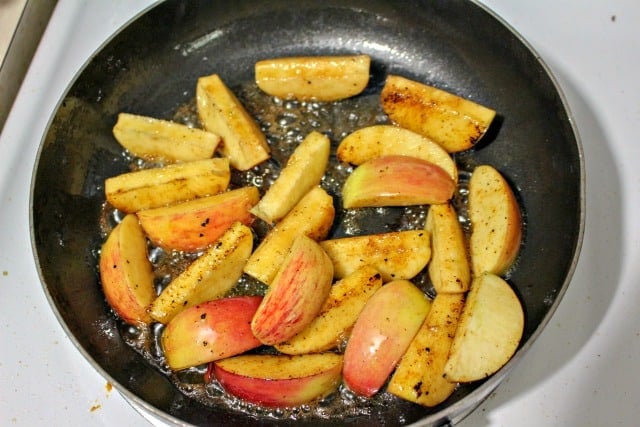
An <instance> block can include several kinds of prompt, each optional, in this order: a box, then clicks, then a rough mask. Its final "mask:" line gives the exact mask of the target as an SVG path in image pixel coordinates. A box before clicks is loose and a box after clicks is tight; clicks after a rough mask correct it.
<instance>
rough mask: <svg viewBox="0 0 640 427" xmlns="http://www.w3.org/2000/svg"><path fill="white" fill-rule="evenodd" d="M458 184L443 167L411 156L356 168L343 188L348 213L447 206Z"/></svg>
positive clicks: (382, 159)
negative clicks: (440, 204) (383, 208)
mask: <svg viewBox="0 0 640 427" xmlns="http://www.w3.org/2000/svg"><path fill="white" fill-rule="evenodd" d="M455 189H456V183H455V182H454V181H453V179H451V176H450V175H449V174H448V173H447V172H446V171H445V170H444V169H442V168H441V167H440V166H437V165H435V164H433V163H431V162H427V161H426V160H422V159H418V158H415V157H410V156H396V155H390V156H382V157H376V158H374V159H371V160H368V161H366V162H364V163H362V164H361V165H360V166H358V167H356V168H355V170H354V171H353V172H352V173H351V175H349V176H348V177H347V179H346V181H345V183H344V186H343V187H342V203H343V206H344V207H345V209H350V208H363V207H381V206H412V205H423V204H438V203H446V202H448V201H449V200H450V199H451V197H452V196H453V192H454V191H455Z"/></svg>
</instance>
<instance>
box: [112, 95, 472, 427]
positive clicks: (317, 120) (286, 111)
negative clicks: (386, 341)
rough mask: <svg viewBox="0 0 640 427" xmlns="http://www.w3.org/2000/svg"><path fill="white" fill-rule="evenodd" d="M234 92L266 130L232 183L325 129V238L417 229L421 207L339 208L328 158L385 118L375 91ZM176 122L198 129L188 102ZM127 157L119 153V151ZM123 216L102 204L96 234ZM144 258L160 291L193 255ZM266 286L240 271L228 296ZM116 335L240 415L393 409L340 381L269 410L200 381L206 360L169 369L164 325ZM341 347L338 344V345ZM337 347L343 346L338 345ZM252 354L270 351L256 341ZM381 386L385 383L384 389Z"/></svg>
mask: <svg viewBox="0 0 640 427" xmlns="http://www.w3.org/2000/svg"><path fill="white" fill-rule="evenodd" d="M234 92H235V93H236V94H237V96H238V98H239V99H240V100H241V101H242V103H243V104H244V106H245V107H246V108H247V110H248V111H249V112H250V113H252V115H253V117H255V118H256V120H257V121H258V123H259V124H260V125H261V127H262V130H263V131H264V133H265V134H266V136H267V138H268V140H269V144H270V146H271V149H272V156H271V159H269V160H268V161H266V162H264V163H263V164H261V165H258V166H257V167H255V168H253V169H251V170H249V171H246V172H240V171H236V170H234V171H233V172H232V178H231V184H230V187H231V188H235V187H241V186H246V185H254V186H256V187H258V188H259V189H260V190H261V192H264V191H265V190H266V189H267V188H268V187H269V186H270V185H271V183H272V182H273V181H274V180H275V179H276V178H277V177H278V175H279V171H280V169H281V168H282V167H283V166H284V165H285V164H286V161H287V159H288V158H289V156H290V155H291V153H292V152H293V150H294V149H295V147H297V145H298V144H299V143H300V142H301V141H302V140H303V139H304V137H305V136H306V135H307V134H308V133H309V132H311V131H314V130H315V131H318V132H321V133H323V134H325V135H327V136H328V137H329V138H330V139H331V142H332V152H331V157H330V159H329V165H328V168H327V171H326V174H325V176H324V178H323V181H322V183H321V185H322V187H323V188H324V189H325V190H326V191H327V192H328V193H329V194H331V195H332V196H333V197H334V202H335V203H334V204H335V207H336V219H335V222H334V227H333V229H332V230H331V232H330V236H329V237H342V236H350V235H362V234H372V233H383V232H390V231H398V230H411V229H420V228H423V227H424V223H425V219H426V214H427V210H428V207H426V206H413V207H407V208H369V209H353V210H348V211H347V210H344V209H342V208H341V205H342V203H341V198H340V190H341V187H342V184H343V183H344V180H345V178H346V177H347V176H348V174H349V173H350V172H351V170H352V168H351V167H350V166H349V165H344V164H341V163H340V162H338V161H337V159H336V156H335V149H336V147H337V145H338V144H339V142H340V141H341V140H342V139H343V138H344V137H345V136H346V135H348V134H349V133H351V132H353V131H355V130H357V129H359V128H362V127H365V126H370V125H374V124H384V123H388V118H387V116H386V115H385V114H384V112H383V111H382V108H381V106H380V102H379V94H378V93H372V94H363V95H361V96H358V97H355V98H352V99H347V100H344V101H340V102H334V103H314V102H298V101H283V100H281V99H278V98H273V97H270V96H267V95H265V94H264V93H263V92H262V91H260V90H259V89H258V88H257V86H256V85H255V84H253V83H252V84H247V85H243V86H241V87H237V88H234ZM170 119H171V120H174V121H176V122H180V123H184V124H187V125H190V126H194V127H198V126H199V121H198V117H197V112H196V107H195V101H193V102H191V103H189V104H187V105H184V106H182V107H180V108H179V109H178V110H177V111H176V113H175V115H174V117H171V118H170ZM125 155H126V154H125ZM153 166H158V165H154V164H150V163H145V162H141V161H139V160H136V159H131V168H132V169H139V168H148V167H153ZM468 178H469V173H468V171H465V170H459V186H458V191H457V192H456V194H455V196H454V200H453V203H454V205H455V206H456V208H457V209H458V212H459V214H460V220H461V222H462V224H463V226H464V228H465V230H467V231H468V230H469V225H468V220H467V218H466V188H467V182H468ZM121 218H122V214H121V213H120V212H118V211H115V210H113V208H111V207H110V206H108V205H106V206H105V207H104V209H103V212H102V218H101V219H102V221H101V224H102V226H103V230H102V232H103V234H104V236H105V237H106V235H107V233H108V232H109V231H110V230H111V228H112V227H113V226H114V225H115V224H116V223H117V222H118V221H119V220H120V219H121ZM253 228H254V230H255V234H256V237H257V239H261V238H263V237H264V235H265V233H266V232H267V231H268V227H267V226H266V225H265V224H264V223H262V222H261V221H260V220H256V222H255V223H254V226H253ZM149 254H150V259H151V261H152V263H153V265H154V270H155V274H156V284H157V287H158V292H160V291H161V290H162V289H163V288H164V287H165V286H166V285H167V284H168V283H169V282H170V281H171V280H172V278H173V277H175V276H177V275H178V274H179V273H180V272H181V271H183V270H184V269H185V268H186V267H187V265H188V264H189V263H190V262H191V261H193V260H194V259H195V257H196V256H197V254H185V253H179V252H171V253H170V252H166V251H163V250H162V249H160V248H156V247H150V252H149ZM412 281H413V282H414V283H415V284H416V285H417V286H419V287H420V288H422V289H423V291H424V292H425V293H427V294H428V295H429V296H431V297H433V296H434V291H433V288H432V286H431V284H430V282H429V279H428V275H427V274H426V271H423V272H422V273H420V274H419V275H418V276H417V277H416V278H414V279H413V280H412ZM264 292H265V286H264V285H262V284H261V283H259V282H258V281H256V280H253V279H251V278H250V277H248V276H246V275H244V276H243V277H242V278H241V279H240V281H239V283H238V284H237V285H236V287H235V288H234V289H232V290H231V291H230V293H229V295H230V296H231V295H263V294H264ZM119 329H120V333H121V335H122V337H123V339H124V340H125V342H127V343H128V344H129V345H130V346H131V347H132V348H133V349H135V350H136V351H137V352H138V353H139V354H141V355H142V356H143V357H144V358H145V360H147V361H148V362H149V363H150V364H152V365H153V366H155V367H157V369H158V370H160V371H161V372H163V373H165V374H166V375H167V376H168V377H169V378H170V380H171V381H172V383H173V384H174V385H175V386H176V387H177V388H178V389H179V390H180V391H181V392H182V393H184V394H185V395H187V396H189V397H191V398H193V399H195V400H197V401H199V402H201V403H202V404H204V405H207V406H215V407H226V408H229V410H231V411H238V412H244V413H247V414H248V415H250V416H257V417H260V418H272V419H290V420H291V419H294V420H295V419H307V418H312V419H332V420H342V421H348V420H349V419H356V418H361V417H363V416H364V417H367V416H371V415H372V414H381V413H384V412H385V411H386V412H387V416H388V415H389V414H388V411H389V408H393V407H398V398H396V397H394V396H392V395H390V394H389V393H384V392H380V393H378V394H377V395H376V396H374V397H373V398H362V397H358V396H356V395H355V394H354V393H352V392H350V391H349V390H348V389H346V388H345V387H344V386H340V388H339V390H338V392H337V393H334V394H332V395H330V396H328V397H327V398H325V399H323V400H322V401H319V402H314V403H311V404H308V405H303V406H300V407H296V408H286V409H270V408H264V407H261V406H258V405H253V404H250V403H247V402H243V401H241V400H239V399H236V398H234V397H233V396H230V395H228V394H227V393H225V392H224V390H223V389H222V387H221V386H220V385H219V384H218V383H217V382H216V381H215V380H213V381H212V382H210V383H209V384H205V383H204V373H205V372H206V370H207V367H206V365H205V366H199V367H194V368H190V369H186V370H183V371H180V372H173V371H171V370H169V369H168V367H167V366H166V363H165V361H164V358H163V355H162V350H161V346H160V334H161V332H162V329H163V326H162V325H161V324H153V325H151V326H150V327H148V328H137V327H131V326H128V325H125V324H124V323H119ZM342 347H344V343H343V345H342ZM339 350H343V348H342V349H339ZM254 352H258V353H260V352H264V353H270V352H273V350H271V349H270V348H267V347H263V348H259V349H257V350H254ZM383 390H384V388H383ZM396 419H397V421H398V422H399V423H400V424H402V423H403V415H402V410H400V409H399V410H398V413H397V418H396Z"/></svg>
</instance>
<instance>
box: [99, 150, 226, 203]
mask: <svg viewBox="0 0 640 427" xmlns="http://www.w3.org/2000/svg"><path fill="white" fill-rule="evenodd" d="M230 178H231V171H230V170H229V160H227V159H220V158H216V159H206V160H198V161H193V162H187V163H179V164H173V165H169V166H165V167H161V168H153V169H142V170H138V171H135V172H129V173H124V174H121V175H118V176H114V177H111V178H107V179H106V181H105V183H104V191H105V195H106V198H107V201H108V202H109V203H110V204H111V205H112V206H114V207H115V208H117V209H119V210H121V211H122V212H127V213H135V212H138V211H140V210H143V209H152V208H157V207H161V206H167V205H171V204H174V203H178V202H184V201H186V200H191V199H195V198H198V197H204V196H211V195H214V194H218V193H220V192H222V191H224V190H226V189H227V186H228V185H229V180H230Z"/></svg>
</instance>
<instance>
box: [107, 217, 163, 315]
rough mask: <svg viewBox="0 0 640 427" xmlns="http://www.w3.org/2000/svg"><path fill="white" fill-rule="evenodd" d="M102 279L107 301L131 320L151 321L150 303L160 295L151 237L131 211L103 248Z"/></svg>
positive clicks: (113, 231) (110, 235) (110, 234)
mask: <svg viewBox="0 0 640 427" xmlns="http://www.w3.org/2000/svg"><path fill="white" fill-rule="evenodd" d="M100 281H101V283H102V290H103V291H104V295H105V297H106V299H107V302H108V303H109V305H110V306H111V308H113V311H115V312H116V313H117V314H118V316H120V317H121V318H122V320H124V321H125V322H127V323H130V324H140V323H150V322H151V317H149V313H147V310H146V309H147V306H148V305H149V304H150V303H151V301H153V299H154V298H155V296H156V292H155V287H154V284H153V271H152V267H151V262H150V261H149V258H148V257H147V239H146V238H145V236H144V233H143V231H142V228H141V227H140V225H139V224H138V218H136V216H135V215H132V214H129V215H127V216H125V217H124V219H123V220H122V221H121V222H120V224H118V225H117V226H116V227H115V228H114V229H113V230H112V231H111V233H109V237H108V238H107V240H106V242H105V243H104V245H102V250H101V251H100Z"/></svg>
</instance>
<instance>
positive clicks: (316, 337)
mask: <svg viewBox="0 0 640 427" xmlns="http://www.w3.org/2000/svg"><path fill="white" fill-rule="evenodd" d="M381 286H382V277H380V273H378V272H377V271H376V269H375V268H373V267H371V266H364V267H362V268H360V269H359V270H356V271H354V272H353V273H351V274H350V275H348V276H347V277H345V278H344V279H342V280H340V281H338V282H336V283H335V284H334V285H333V286H332V287H331V291H330V292H329V297H328V298H327V300H326V301H325V303H324V305H323V306H322V309H321V310H320V312H319V313H318V315H317V316H316V318H315V319H313V322H311V324H310V325H309V326H307V327H306V328H305V329H303V330H302V331H301V332H300V333H298V334H296V335H295V336H294V337H292V338H291V339H289V340H287V341H285V342H283V343H281V344H277V345H276V346H275V347H276V349H277V350H278V351H280V352H281V353H285V354H306V353H319V352H322V351H326V350H331V349H332V348H335V347H337V346H338V345H339V344H340V343H341V342H342V340H345V339H346V338H347V336H348V335H349V333H350V332H351V328H352V327H353V325H354V323H355V322H356V320H357V318H358V315H359V314H360V312H361V311H362V308H363V307H364V305H365V304H366V303H367V301H368V300H369V298H370V297H371V296H372V295H373V294H374V293H375V292H376V291H377V290H378V289H380V287H381Z"/></svg>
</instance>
